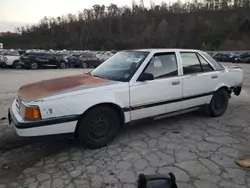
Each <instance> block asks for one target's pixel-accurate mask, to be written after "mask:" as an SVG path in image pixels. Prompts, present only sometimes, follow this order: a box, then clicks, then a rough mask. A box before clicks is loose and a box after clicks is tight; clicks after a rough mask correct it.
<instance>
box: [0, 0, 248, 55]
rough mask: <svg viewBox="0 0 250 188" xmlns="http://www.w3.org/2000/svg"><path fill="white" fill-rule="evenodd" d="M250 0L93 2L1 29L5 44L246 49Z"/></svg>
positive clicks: (114, 48)
mask: <svg viewBox="0 0 250 188" xmlns="http://www.w3.org/2000/svg"><path fill="white" fill-rule="evenodd" d="M249 1H250V0H205V1H203V2H199V1H197V0H194V1H193V2H186V3H181V2H180V1H177V2H175V3H172V4H166V3H164V2H163V3H161V4H160V5H155V4H154V3H151V6H150V7H145V6H144V3H143V0H141V2H140V3H139V4H136V3H135V2H133V3H132V6H124V7H118V6H117V5H115V4H110V5H109V6H104V5H94V6H93V8H91V9H84V10H83V11H81V12H79V13H78V14H68V15H64V16H58V17H57V18H53V17H52V18H48V17H44V18H43V19H42V20H41V21H40V22H39V23H38V24H36V25H28V26H25V27H20V28H17V29H16V32H4V33H3V32H2V33H0V41H1V42H3V43H4V45H5V47H6V48H22V49H30V48H39V49H68V50H70V49H74V50H77V49H79V50H85V49H88V50H120V49H134V48H196V49H203V50H248V49H249V48H250V13H249V12H250V2H249Z"/></svg>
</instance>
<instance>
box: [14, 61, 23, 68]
mask: <svg viewBox="0 0 250 188" xmlns="http://www.w3.org/2000/svg"><path fill="white" fill-rule="evenodd" d="M18 62H19V61H14V62H13V64H12V67H13V68H14V69H20V68H21V65H18Z"/></svg>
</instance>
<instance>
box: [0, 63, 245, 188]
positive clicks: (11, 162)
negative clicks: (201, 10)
mask: <svg viewBox="0 0 250 188" xmlns="http://www.w3.org/2000/svg"><path fill="white" fill-rule="evenodd" d="M240 66H241V67H243V70H244V86H243V90H242V93H241V95H240V96H239V97H235V96H233V97H232V98H231V100H230V104H229V107H228V110H227V112H226V113H225V114H224V115H223V116H222V117H219V118H209V117H207V116H204V115H203V114H201V113H198V112H193V113H189V114H185V115H179V116H176V117H171V118H168V119H162V120H158V121H154V122H146V123H145V122H144V123H141V124H137V125H135V126H134V127H128V128H126V129H125V130H124V131H122V133H121V134H120V135H119V136H118V138H117V139H115V141H114V142H112V143H111V144H110V145H109V146H108V147H106V148H102V149H99V150H87V149H84V148H82V147H81V146H79V145H78V144H77V143H76V142H75V141H74V140H73V139H71V138H65V137H61V136H60V137H59V136H56V137H46V138H25V139H24V138H20V137H18V136H17V135H16V134H15V133H14V130H13V127H11V126H10V125H8V122H7V120H6V119H3V120H0V188H2V187H30V188H31V187H32V188H36V187H44V188H45V187H46V188H47V187H60V188H61V187H69V188H71V187H72V188H74V187H86V188H87V187H96V188H100V187H103V188H104V187H117V188H125V187H126V188H130V187H131V188H133V187H136V180H137V177H138V175H139V173H141V172H143V173H145V174H149V173H163V174H167V173H168V172H173V173H174V174H175V175H176V177H177V181H178V184H177V185H178V187H179V188H215V187H225V188H250V170H248V169H243V168H240V167H238V166H237V165H236V164H235V163H234V160H235V159H241V158H246V157H249V158H250V136H249V134H250V65H243V64H241V65H240ZM83 71H85V72H86V71H88V70H83V69H67V70H54V69H52V70H36V71H32V70H11V69H5V70H3V69H0V80H1V81H0V88H1V89H0V117H7V113H6V112H7V109H8V107H9V106H10V105H11V102H12V101H13V99H14V97H15V95H16V91H17V89H18V88H19V87H20V86H21V85H23V84H26V83H30V82H33V81H39V80H42V79H49V78H53V77H60V76H66V75H72V74H79V73H82V72H83Z"/></svg>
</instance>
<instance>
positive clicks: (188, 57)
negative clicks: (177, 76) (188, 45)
mask: <svg viewBox="0 0 250 188" xmlns="http://www.w3.org/2000/svg"><path fill="white" fill-rule="evenodd" d="M180 54H181V58H182V67H183V74H184V75H185V74H193V73H199V72H202V69H201V65H200V62H199V59H198V58H197V55H196V53H194V52H181V53H180Z"/></svg>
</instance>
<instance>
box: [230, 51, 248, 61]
mask: <svg viewBox="0 0 250 188" xmlns="http://www.w3.org/2000/svg"><path fill="white" fill-rule="evenodd" d="M233 63H250V52H246V53H243V54H241V55H239V56H238V57H235V58H234V59H233Z"/></svg>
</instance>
